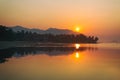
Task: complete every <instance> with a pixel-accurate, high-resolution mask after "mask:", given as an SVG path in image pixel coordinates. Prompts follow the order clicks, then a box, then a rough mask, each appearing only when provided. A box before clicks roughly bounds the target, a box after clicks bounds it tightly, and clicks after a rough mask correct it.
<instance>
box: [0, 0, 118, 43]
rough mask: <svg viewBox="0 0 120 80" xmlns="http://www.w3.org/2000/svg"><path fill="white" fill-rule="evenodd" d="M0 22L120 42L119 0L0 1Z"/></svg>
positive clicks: (7, 24)
mask: <svg viewBox="0 0 120 80" xmlns="http://www.w3.org/2000/svg"><path fill="white" fill-rule="evenodd" d="M0 24H1V25H6V26H15V25H21V26H24V27H28V28H39V29H47V28H50V27H53V28H62V29H70V30H75V28H76V27H80V32H81V33H84V34H86V35H97V36H99V37H101V40H104V41H107V40H109V41H113V40H116V41H120V0H0Z"/></svg>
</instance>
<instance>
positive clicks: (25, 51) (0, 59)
mask: <svg viewBox="0 0 120 80" xmlns="http://www.w3.org/2000/svg"><path fill="white" fill-rule="evenodd" d="M85 50H92V51H93V50H97V48H95V47H80V48H79V49H76V48H75V47H15V48H8V49H1V50H0V63H4V62H6V61H8V60H7V59H8V58H11V57H16V58H17V57H24V56H27V55H37V54H46V55H49V56H59V55H69V54H72V53H74V52H75V51H79V52H82V51H85Z"/></svg>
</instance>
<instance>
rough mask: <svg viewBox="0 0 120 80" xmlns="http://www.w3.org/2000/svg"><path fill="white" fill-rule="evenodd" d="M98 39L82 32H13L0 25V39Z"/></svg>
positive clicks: (88, 41)
mask: <svg viewBox="0 0 120 80" xmlns="http://www.w3.org/2000/svg"><path fill="white" fill-rule="evenodd" d="M98 40H99V38H98V37H95V36H85V35H84V34H59V35H54V34H38V33H35V32H34V33H32V32H31V31H24V30H21V31H17V32H14V31H13V30H12V29H11V28H9V27H6V26H3V25H0V41H38V42H52V43H97V41H98Z"/></svg>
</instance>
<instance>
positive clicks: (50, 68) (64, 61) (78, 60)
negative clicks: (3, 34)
mask: <svg viewBox="0 0 120 80" xmlns="http://www.w3.org/2000/svg"><path fill="white" fill-rule="evenodd" d="M0 80H120V44H118V43H107V44H106V43H101V44H70V45H66V46H58V47H57V46H51V47H50V46H49V47H24V48H23V47H16V48H8V49H0Z"/></svg>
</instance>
